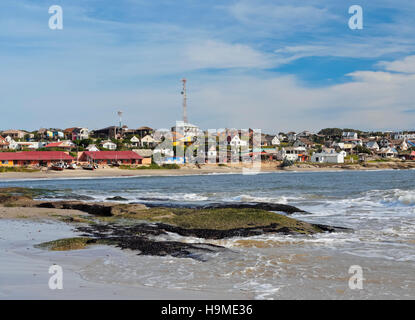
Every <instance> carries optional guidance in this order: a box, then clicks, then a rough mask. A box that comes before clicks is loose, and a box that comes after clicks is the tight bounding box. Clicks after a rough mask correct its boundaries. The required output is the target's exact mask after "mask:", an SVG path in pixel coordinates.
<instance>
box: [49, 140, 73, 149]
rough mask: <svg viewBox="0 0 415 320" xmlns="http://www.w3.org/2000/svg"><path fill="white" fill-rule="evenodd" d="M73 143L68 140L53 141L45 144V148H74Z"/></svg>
mask: <svg viewBox="0 0 415 320" xmlns="http://www.w3.org/2000/svg"><path fill="white" fill-rule="evenodd" d="M72 147H73V144H72V143H70V142H68V141H58V142H52V143H49V144H48V145H46V146H45V148H72Z"/></svg>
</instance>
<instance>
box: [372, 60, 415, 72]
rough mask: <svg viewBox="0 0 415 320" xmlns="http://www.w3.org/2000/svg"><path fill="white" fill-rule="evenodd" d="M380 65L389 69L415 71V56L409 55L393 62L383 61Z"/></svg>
mask: <svg viewBox="0 0 415 320" xmlns="http://www.w3.org/2000/svg"><path fill="white" fill-rule="evenodd" d="M378 65H379V66H380V67H383V68H385V69H386V70H388V71H395V72H402V73H415V56H408V57H405V58H404V59H402V60H396V61H392V62H387V61H382V62H379V63H378Z"/></svg>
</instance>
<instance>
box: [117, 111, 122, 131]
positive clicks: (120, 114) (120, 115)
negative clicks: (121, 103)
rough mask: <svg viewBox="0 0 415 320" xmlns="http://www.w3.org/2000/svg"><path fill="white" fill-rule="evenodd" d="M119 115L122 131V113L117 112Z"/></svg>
mask: <svg viewBox="0 0 415 320" xmlns="http://www.w3.org/2000/svg"><path fill="white" fill-rule="evenodd" d="M117 114H118V118H119V126H120V129H121V128H122V122H121V121H122V111H118V112H117Z"/></svg>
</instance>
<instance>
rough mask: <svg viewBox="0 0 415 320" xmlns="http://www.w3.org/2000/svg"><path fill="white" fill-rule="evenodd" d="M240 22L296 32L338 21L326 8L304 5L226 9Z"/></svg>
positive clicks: (246, 5)
mask: <svg viewBox="0 0 415 320" xmlns="http://www.w3.org/2000/svg"><path fill="white" fill-rule="evenodd" d="M228 10H229V12H230V13H231V14H232V15H233V16H234V17H235V18H236V19H237V20H239V21H240V22H242V23H245V24H250V25H260V26H267V27H268V28H272V29H274V30H276V29H279V30H286V31H292V32H297V31H299V30H298V27H301V28H303V29H302V31H304V29H311V28H315V27H316V26H318V25H321V24H325V23H327V21H330V20H333V19H334V20H336V19H338V17H337V16H335V15H334V14H332V13H330V12H329V11H328V10H327V9H326V8H318V7H315V6H304V5H297V6H296V5H278V4H269V3H263V4H261V3H258V2H257V1H255V2H254V3H252V2H248V1H241V2H237V3H235V4H233V5H231V6H229V8H228Z"/></svg>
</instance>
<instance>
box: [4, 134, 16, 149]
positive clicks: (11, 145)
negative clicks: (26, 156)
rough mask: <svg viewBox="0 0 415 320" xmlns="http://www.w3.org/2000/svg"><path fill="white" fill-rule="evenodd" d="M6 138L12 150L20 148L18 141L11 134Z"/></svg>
mask: <svg viewBox="0 0 415 320" xmlns="http://www.w3.org/2000/svg"><path fill="white" fill-rule="evenodd" d="M5 140H6V141H7V142H8V144H9V149H10V150H18V149H19V144H18V143H17V142H16V141H14V140H13V138H11V137H10V136H7V137H6V138H5Z"/></svg>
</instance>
